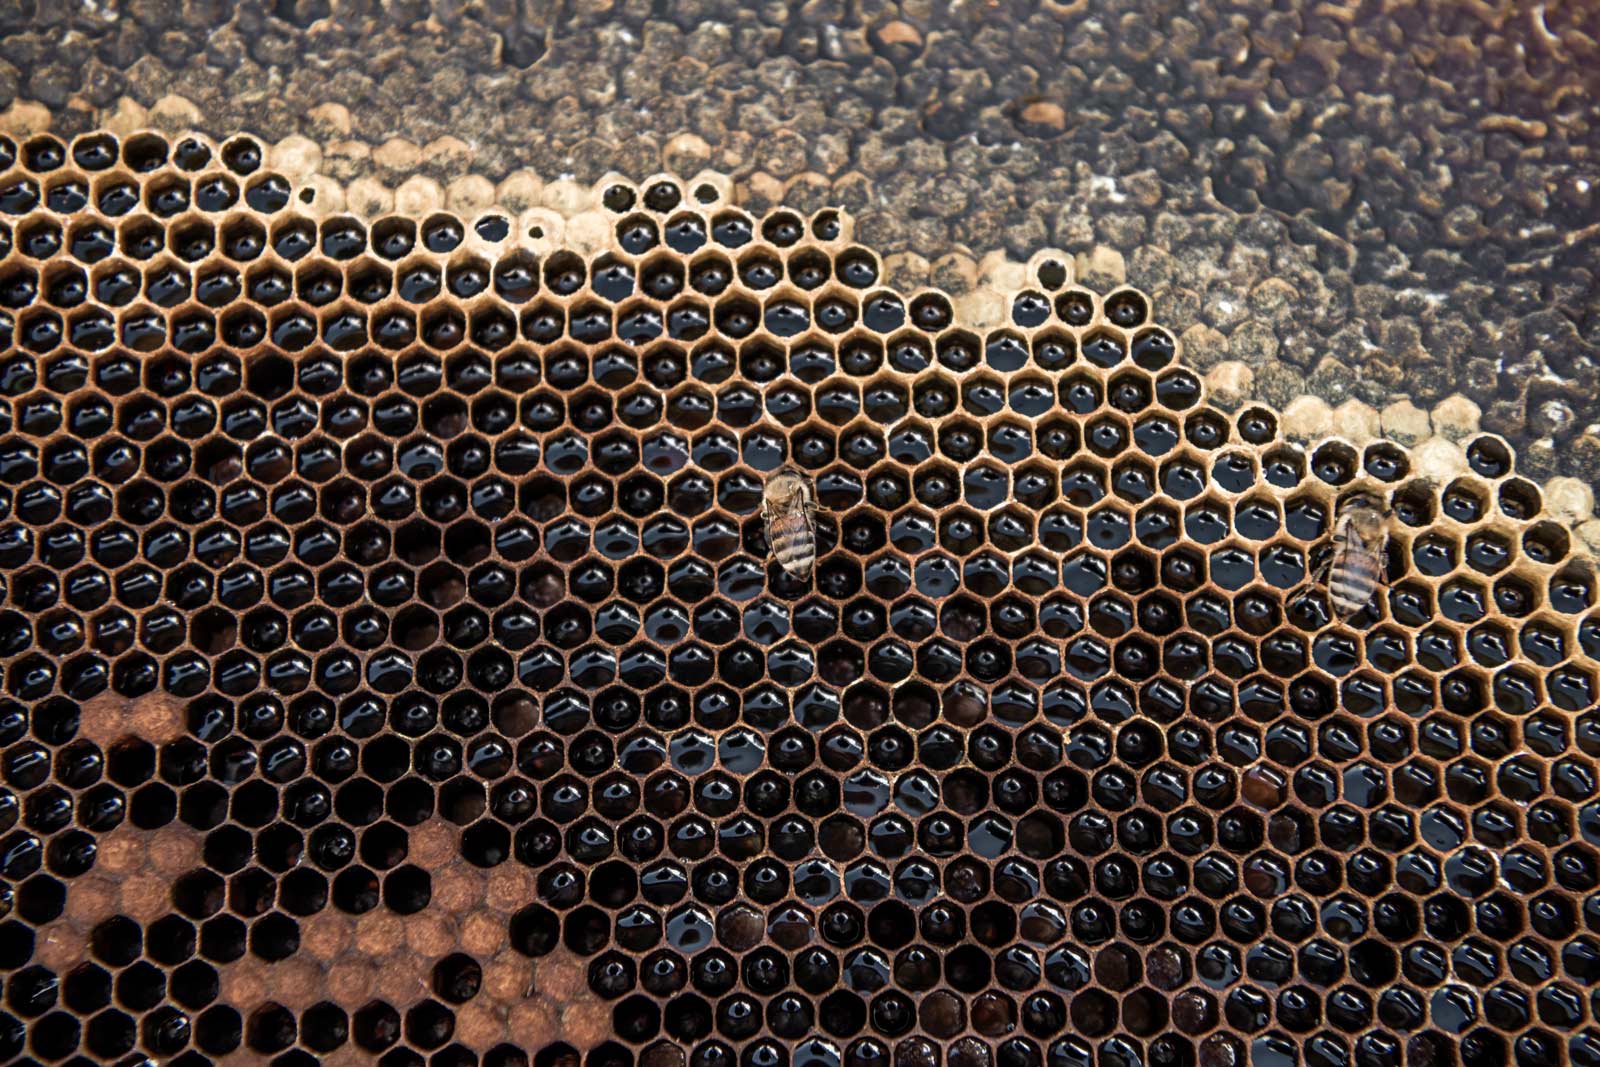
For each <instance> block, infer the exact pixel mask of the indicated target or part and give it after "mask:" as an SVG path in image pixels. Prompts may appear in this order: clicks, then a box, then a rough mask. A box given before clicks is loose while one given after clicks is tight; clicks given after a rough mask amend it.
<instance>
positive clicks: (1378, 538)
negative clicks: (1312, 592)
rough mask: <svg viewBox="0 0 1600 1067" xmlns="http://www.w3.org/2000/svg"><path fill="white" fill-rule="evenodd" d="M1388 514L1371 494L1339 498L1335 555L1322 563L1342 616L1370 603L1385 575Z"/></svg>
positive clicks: (1332, 596) (1333, 541) (1333, 601)
mask: <svg viewBox="0 0 1600 1067" xmlns="http://www.w3.org/2000/svg"><path fill="white" fill-rule="evenodd" d="M1387 529H1388V516H1387V514H1386V513H1385V512H1384V510H1383V505H1382V504H1381V503H1380V502H1379V500H1378V498H1377V497H1375V496H1373V495H1372V494H1371V493H1363V492H1357V493H1351V494H1350V495H1349V496H1347V497H1345V498H1344V499H1343V500H1341V501H1339V505H1338V509H1337V510H1336V511H1335V512H1334V519H1333V536H1332V538H1331V541H1332V544H1333V555H1332V556H1330V557H1329V558H1328V562H1327V563H1326V564H1324V565H1323V569H1322V573H1323V575H1324V576H1325V577H1326V578H1327V580H1328V599H1329V600H1330V601H1332V603H1333V610H1334V611H1335V612H1336V613H1337V614H1338V616H1339V618H1340V619H1348V618H1349V617H1350V616H1352V615H1354V614H1355V613H1356V612H1358V611H1360V610H1361V609H1362V608H1364V607H1366V606H1367V605H1368V604H1370V603H1372V594H1373V593H1375V592H1376V591H1377V589H1378V584H1379V582H1380V581H1381V580H1382V575H1383V548H1384V544H1385V543H1386V542H1387V540H1388V538H1387V536H1386V531H1387Z"/></svg>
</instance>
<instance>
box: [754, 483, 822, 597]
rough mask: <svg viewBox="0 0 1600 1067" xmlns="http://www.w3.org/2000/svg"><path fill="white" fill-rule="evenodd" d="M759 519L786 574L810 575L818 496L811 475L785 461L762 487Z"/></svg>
mask: <svg viewBox="0 0 1600 1067" xmlns="http://www.w3.org/2000/svg"><path fill="white" fill-rule="evenodd" d="M761 521H762V522H763V523H764V524H765V525H766V530H767V544H768V545H770V546H771V547H772V554H773V555H774V556H775V557H777V560H778V563H779V564H780V565H781V566H782V567H783V569H784V570H785V571H787V572H788V573H789V574H792V575H794V576H795V577H796V578H808V577H810V576H811V568H812V567H813V566H815V565H816V562H817V497H816V491H815V489H813V488H812V485H811V479H810V478H808V477H806V475H805V473H804V472H803V471H801V470H800V469H799V468H798V467H792V466H790V465H789V464H787V463H785V464H784V465H783V466H781V467H779V468H778V469H777V470H775V471H773V472H772V474H771V475H769V476H768V477H767V484H766V485H765V486H763V487H762V489H761Z"/></svg>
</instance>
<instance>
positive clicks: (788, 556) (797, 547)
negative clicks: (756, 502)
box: [772, 529, 817, 578]
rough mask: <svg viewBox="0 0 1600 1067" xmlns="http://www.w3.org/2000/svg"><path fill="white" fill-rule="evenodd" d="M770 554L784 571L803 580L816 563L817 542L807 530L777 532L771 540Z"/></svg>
mask: <svg viewBox="0 0 1600 1067" xmlns="http://www.w3.org/2000/svg"><path fill="white" fill-rule="evenodd" d="M772 554H773V555H774V556H776V557H777V558H778V565H779V566H781V567H782V568H783V569H784V570H786V571H788V572H789V573H790V574H794V575H798V576H800V577H802V578H803V577H805V576H806V575H807V574H810V573H811V565H812V564H813V563H815V562H816V561H817V542H816V540H815V539H814V538H813V537H812V536H811V532H810V531H809V530H804V529H801V530H779V531H777V532H776V533H774V535H773V538H772Z"/></svg>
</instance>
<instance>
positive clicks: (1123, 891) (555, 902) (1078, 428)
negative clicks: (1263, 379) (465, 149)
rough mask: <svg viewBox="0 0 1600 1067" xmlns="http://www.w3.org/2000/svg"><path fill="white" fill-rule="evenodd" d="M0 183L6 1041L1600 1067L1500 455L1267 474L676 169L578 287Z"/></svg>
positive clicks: (217, 187) (125, 155)
mask: <svg viewBox="0 0 1600 1067" xmlns="http://www.w3.org/2000/svg"><path fill="white" fill-rule="evenodd" d="M0 164H3V174H0V213H3V214H4V217H5V221H4V226H3V229H0V254H3V258H0V305H3V307H4V318H3V326H0V331H3V335H4V343H3V346H0V347H3V355H0V398H3V399H0V657H3V685H4V694H3V696H0V745H3V748H0V779H3V784H4V789H3V791H0V878H3V882H0V978H3V1003H0V1011H3V1014H0V1059H4V1060H6V1061H15V1060H20V1059H23V1058H25V1057H32V1058H33V1060H37V1061H44V1062H71V1063H90V1062H111V1061H116V1062H126V1063H135V1062H138V1063H144V1062H151V1061H161V1062H170V1063H173V1064H183V1065H190V1064H203V1063H210V1062H240V1063H247V1062H271V1063H273V1064H278V1065H300V1064H306V1065H312V1064H317V1063H322V1062H328V1063H345V1062H349V1063H357V1062H377V1063H380V1064H384V1065H386V1067H401V1065H424V1064H426V1065H449V1067H455V1065H470V1064H482V1065H484V1067H512V1065H525V1064H532V1065H534V1067H735V1065H736V1064H737V1067H891V1065H892V1067H941V1065H943V1067H1046V1065H1048V1067H1079V1065H1083V1067H1089V1065H1098V1067H1232V1065H1240V1064H1245V1063H1254V1064H1258V1065H1261V1067H1289V1065H1292V1064H1305V1065H1308V1067H1334V1065H1343V1064H1359V1065H1362V1067H1368V1065H1388V1064H1395V1065H1399V1064H1411V1065H1429V1067H1444V1065H1448V1064H1455V1063H1460V1064H1463V1065H1467V1067H1478V1065H1501V1064H1508V1063H1516V1064H1519V1065H1524V1064H1525V1065H1533V1064H1538V1065H1541V1067H1545V1065H1550V1064H1563V1063H1565V1064H1572V1065H1585V1067H1587V1065H1594V1064H1597V1063H1600V1030H1597V1029H1595V1027H1594V1022H1595V1019H1594V1016H1595V1013H1596V997H1595V995H1594V994H1593V993H1592V990H1593V989H1594V988H1595V985H1596V982H1597V980H1600V940H1597V937H1596V933H1595V931H1596V928H1597V927H1600V894H1597V893H1596V889H1597V885H1600V862H1597V857H1596V854H1595V847H1594V846H1595V843H1596V839H1597V838H1600V803H1597V801H1596V774H1597V769H1596V768H1597V757H1600V717H1597V715H1596V712H1595V710H1594V706H1595V704H1596V694H1595V665H1596V658H1597V656H1600V613H1596V612H1595V611H1594V606H1595V579H1594V572H1593V568H1592V567H1591V566H1590V565H1589V563H1588V562H1587V560H1586V559H1585V558H1581V556H1580V554H1579V553H1578V552H1576V551H1575V549H1574V547H1573V544H1572V538H1571V535H1570V533H1569V531H1568V529H1567V528H1566V526H1565V525H1564V524H1563V523H1562V522H1560V521H1557V520H1556V519H1554V518H1552V517H1551V516H1550V515H1549V514H1547V511H1546V508H1545V506H1544V503H1543V500H1542V498H1541V490H1540V488H1539V487H1538V486H1537V485H1535V484H1533V483H1532V482H1530V481H1528V480H1526V479H1523V478H1519V477H1518V476H1517V475H1516V473H1515V471H1514V465H1513V458H1512V454H1511V451H1510V449H1509V448H1508V447H1507V446H1506V444H1505V443H1504V442H1503V441H1501V440H1499V439H1498V438H1494V437H1490V436H1480V437H1476V438H1473V439H1470V440H1468V441H1466V442H1464V447H1463V448H1462V449H1461V450H1460V455H1461V459H1462V464H1461V469H1460V470H1459V472H1457V473H1456V474H1454V475H1452V476H1451V477H1449V478H1447V479H1441V478H1439V477H1436V476H1434V475H1431V474H1429V473H1427V472H1426V471H1423V470H1421V469H1420V468H1419V467H1418V465H1417V464H1416V463H1415V462H1414V460H1416V459H1417V457H1416V456H1415V455H1413V454H1412V453H1411V452H1408V451H1407V450H1406V449H1404V448H1401V447H1399V446H1398V445H1396V444H1393V443H1388V442H1375V443H1371V444H1367V445H1365V446H1362V447H1359V448H1358V447H1357V446H1355V445H1353V444H1351V443H1350V442H1348V441H1343V440H1339V439H1336V438H1330V439H1325V440H1321V441H1314V442H1311V443H1310V444H1306V445H1302V444H1300V443H1298V442H1296V441H1293V440H1290V439H1289V438H1288V436H1287V435H1286V434H1285V433H1284V432H1283V429H1282V427H1281V426H1280V419H1279V417H1278V414H1277V413H1275V412H1273V411H1271V410H1268V409H1267V408H1265V407H1262V406H1259V405H1253V406H1246V407H1244V408H1242V409H1241V410H1238V411H1235V412H1231V413H1230V412H1228V411H1226V410H1224V409H1223V408H1222V407H1219V406H1217V405H1215V404H1213V403H1212V402H1211V401H1209V400H1208V399H1207V397H1206V396H1205V390H1204V388H1203V385H1202V383H1201V381H1200V379H1199V378H1198V377H1197V376H1196V375H1195V374H1194V373H1193V372H1192V371H1190V370H1189V369H1187V368H1185V367H1184V366H1183V365H1182V363H1181V361H1180V360H1179V358H1178V351H1177V349H1178V346H1177V344H1176V343H1175V341H1174V338H1173V336H1172V335H1171V333H1170V332H1169V331H1167V330H1165V329H1163V328H1162V327H1161V326H1160V325H1159V324H1158V323H1156V322H1155V321H1154V320H1153V318H1152V309H1151V307H1150V304H1149V301H1148V299H1147V298H1146V297H1145V296H1143V295H1142V294H1140V293H1139V292H1137V291H1134V290H1132V289H1126V288H1124V289H1119V290H1116V291H1113V292H1110V293H1107V294H1104V295H1100V294H1096V293H1094V292H1091V291H1089V290H1087V289H1085V288H1084V287H1082V286H1079V285H1077V284H1075V283H1074V281H1073V274H1072V269H1071V264H1070V263H1067V262H1060V261H1057V260H1053V259H1049V258H1045V259H1042V260H1040V261H1038V262H1036V263H1035V264H1034V265H1033V266H1032V268H1031V269H1030V275H1029V279H1028V284H1027V287H1026V288H1024V289H1023V290H1021V291H1020V292H1018V293H1016V294H1015V295H1014V298H1013V299H1012V300H1011V302H1010V305H1009V308H1008V309H1007V311H1008V321H1007V322H1005V323H1003V324H999V325H995V326H993V327H989V328H984V329H976V328H973V327H971V326H969V325H966V324H965V323H964V320H963V319H962V316H960V315H958V314H957V311H956V308H955V307H954V306H953V304H952V301H951V300H950V299H948V298H947V297H946V296H944V295H942V294H941V293H939V292H936V291H921V292H917V293H913V294H902V293H899V292H896V291H894V290H892V289H890V288H887V287H885V286H883V285H882V284H880V274H881V266H880V263H879V261H878V259H877V257H876V256H875V255H874V254H873V253H872V252H871V251H870V250H868V249H866V248H863V247H860V246H858V245H856V244H855V243H853V242H852V240H851V236H850V224H849V220H848V219H847V218H845V217H843V216H841V215H840V214H838V213H835V212H829V211H824V212H822V213H820V214H817V215H815V216H813V217H809V218H802V217H801V216H799V215H798V214H795V213H792V212H788V211H785V210H777V211H774V212H771V213H769V214H767V215H766V216H765V217H764V218H761V219H753V218H751V217H750V216H749V215H747V214H745V213H743V212H741V211H740V210H738V209H737V208H735V207H732V206H730V205H728V204H726V203H725V202H723V200H722V199H721V197H720V196H719V194H718V191H717V189H716V188H714V187H712V186H710V185H705V184H699V185H697V184H696V183H693V182H691V183H689V184H688V185H687V186H686V185H684V184H682V183H678V182H675V181H671V180H666V179H661V180H655V181H651V182H648V183H645V184H644V185H642V186H634V185H631V184H629V183H626V182H621V181H617V182H611V183H603V184H602V186H601V187H599V188H597V190H596V194H597V196H598V198H599V203H600V205H601V207H600V210H601V211H603V212H604V213H606V218H607V219H608V221H607V223H606V226H607V232H606V233H605V234H604V238H603V241H601V242H599V245H598V246H597V247H589V248H584V249H581V250H575V249H570V248H569V249H563V248H559V247H550V246H549V245H550V242H549V241H548V240H545V241H544V243H543V244H541V243H540V242H541V239H543V238H545V235H544V234H542V233H540V232H536V229H535V228H534V227H532V226H529V225H528V224H527V221H526V220H525V219H522V218H512V217H510V216H509V215H508V214H504V213H499V212H497V211H494V210H489V211H486V212H483V213H480V214H479V215H478V216H477V217H473V216H471V215H468V216H465V217H462V216H459V215H456V214H451V213H445V212H437V213H431V214H426V215H422V216H418V217H413V216H408V215H404V214H391V215H387V216H384V217H381V218H376V219H372V220H364V219H360V218H357V217H355V216H353V215H345V214H341V213H338V212H331V213H321V214H319V213H318V212H317V211H316V210H315V205H313V204H311V203H309V202H308V201H310V200H313V199H314V192H312V191H310V190H297V189H296V188H295V187H294V185H293V183H291V182H290V181H289V180H288V179H286V178H285V177H284V176H282V175H280V174H275V173H273V172H272V171H271V170H270V168H269V166H268V155H267V153H266V152H265V151H264V149H263V147H262V146H261V145H260V144H259V143H258V142H256V141H255V140H253V139H251V138H249V137H236V138H234V139H232V140H229V141H227V142H225V143H222V144H220V145H217V144H214V143H212V142H209V141H206V140H204V139H202V138H198V137H187V138H170V139H169V138H164V137H161V136H158V135H155V134H151V133H142V134H136V135H132V136H129V137H126V138H124V139H120V140H119V139H117V138H115V137H113V136H111V135H110V134H106V133H91V134H86V135H84V136H81V137H79V138H77V139H76V140H74V141H72V142H71V143H70V144H66V143H63V142H61V141H59V140H57V139H54V138H52V137H50V136H43V135H41V136H36V137H34V138H32V139H27V140H25V141H23V142H21V143H16V142H14V141H11V140H5V141H0ZM786 462H787V463H793V464H796V465H797V466H799V467H800V468H802V469H803V470H805V471H807V472H809V473H810V474H811V476H812V477H813V478H814V481H815V487H816V495H817V499H818V501H819V503H820V504H821V505H822V508H823V511H822V513H821V515H820V516H819V521H818V528H817V540H818V559H817V566H816V571H815V575H814V578H811V579H807V580H800V579H797V578H795V577H793V576H791V575H788V574H786V573H784V572H783V571H782V570H781V569H780V568H779V567H778V566H777V565H776V564H775V563H774V562H772V561H771V560H769V558H768V552H767V544H766V541H765V534H764V532H763V529H762V524H761V520H760V516H759V503H760V497H761V489H762V484H763V478H764V476H765V475H766V474H767V473H768V472H771V471H773V470H775V469H777V468H778V467H779V466H780V465H781V464H783V463H786ZM1358 490H1359V491H1365V492H1370V493H1374V494H1376V495H1378V496H1379V497H1381V499H1382V500H1383V502H1384V503H1385V505H1386V506H1387V507H1389V508H1390V509H1392V514H1391V516H1390V518H1389V520H1388V526H1389V533H1388V540H1387V546H1386V551H1385V555H1384V561H1383V566H1384V578H1383V582H1382V584H1381V586H1380V587H1379V588H1378V589H1377V590H1376V591H1375V595H1374V597H1373V599H1372V600H1371V602H1370V603H1369V604H1368V606H1367V607H1366V608H1365V609H1363V610H1362V611H1360V612H1359V613H1357V614H1356V615H1354V616H1353V617H1351V618H1348V619H1341V618H1339V617H1337V615H1336V614H1335V613H1334V612H1333V611H1332V610H1331V609H1330V605H1329V603H1328V599H1327V593H1326V588H1325V582H1324V581H1323V580H1322V579H1321V578H1320V576H1319V572H1320V570H1321V568H1322V565H1323V564H1324V562H1325V561H1326V560H1327V559H1328V558H1329V556H1330V553H1331V551H1332V547H1333V546H1332V545H1331V543H1330V533H1331V531H1332V526H1333V520H1334V518H1335V516H1336V515H1337V512H1338V507H1339V501H1340V499H1341V498H1342V497H1343V496H1344V495H1346V494H1348V493H1350V492H1354V491H1358Z"/></svg>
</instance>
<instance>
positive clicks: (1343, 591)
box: [1328, 545, 1380, 615]
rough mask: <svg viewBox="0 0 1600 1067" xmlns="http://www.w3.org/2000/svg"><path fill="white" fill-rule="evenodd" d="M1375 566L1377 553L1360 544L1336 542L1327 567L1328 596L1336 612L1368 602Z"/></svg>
mask: <svg viewBox="0 0 1600 1067" xmlns="http://www.w3.org/2000/svg"><path fill="white" fill-rule="evenodd" d="M1379 569H1380V563H1379V559H1378V553H1376V552H1373V551H1368V550H1367V549H1366V548H1365V547H1364V546H1351V545H1340V546H1339V548H1338V551H1337V552H1335V554H1334V557H1333V566H1332V567H1331V568H1330V569H1329V571H1328V596H1329V597H1330V598H1331V599H1332V600H1333V606H1334V608H1336V609H1337V610H1338V612H1339V614H1341V615H1354V614H1355V613H1356V612H1358V611H1360V610H1361V609H1362V608H1364V607H1366V606H1367V605H1368V604H1369V603H1371V602H1372V594H1373V592H1374V591H1376V590H1377V588H1378V576H1379Z"/></svg>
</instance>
